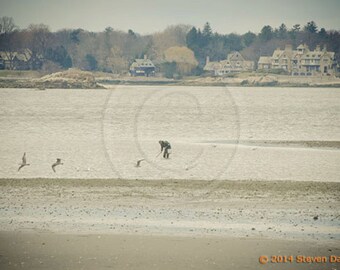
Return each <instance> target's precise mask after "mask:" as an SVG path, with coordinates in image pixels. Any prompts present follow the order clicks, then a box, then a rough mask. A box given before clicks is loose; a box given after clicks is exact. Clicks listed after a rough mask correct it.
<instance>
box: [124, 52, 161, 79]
mask: <svg viewBox="0 0 340 270" xmlns="http://www.w3.org/2000/svg"><path fill="white" fill-rule="evenodd" d="M155 69H156V67H155V65H154V64H153V63H152V61H151V60H150V59H148V58H147V56H146V55H145V56H144V58H143V59H135V61H134V62H133V63H132V64H131V66H130V74H131V75H132V76H146V77H149V76H155Z"/></svg>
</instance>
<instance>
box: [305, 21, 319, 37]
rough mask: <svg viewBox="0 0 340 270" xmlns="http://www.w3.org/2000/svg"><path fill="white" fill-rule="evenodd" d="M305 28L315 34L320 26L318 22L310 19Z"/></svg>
mask: <svg viewBox="0 0 340 270" xmlns="http://www.w3.org/2000/svg"><path fill="white" fill-rule="evenodd" d="M304 30H305V31H306V32H309V33H312V34H314V33H316V32H317V30H318V27H317V26H316V23H315V22H314V21H310V22H308V23H307V24H306V25H305V27H304Z"/></svg>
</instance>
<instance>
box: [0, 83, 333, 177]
mask: <svg viewBox="0 0 340 270" xmlns="http://www.w3.org/2000/svg"><path fill="white" fill-rule="evenodd" d="M0 105H1V107H0V127H1V129H0V139H1V143H0V164H1V165H0V177H1V178H4V177H15V178H24V177H82V178H98V177H104V178H117V177H121V178H144V179H159V178H176V179H188V178H190V179H266V180H313V181H340V177H339V176H340V167H339V164H340V149H339V148H338V147H336V146H334V147H327V148H322V147H321V148H320V147H317V148H313V147H304V146H303V145H296V144H294V143H287V144H285V142H286V141H299V142H300V141H302V142H303V141H321V142H322V141H338V142H339V141H340V89H328V88H327V89H323V88H222V87H221V88H219V87H174V86H172V87H164V86H117V87H116V88H113V89H110V90H76V89H74V90H63V89H53V90H45V91H39V90H34V89H0ZM161 139H162V140H168V141H170V142H171V144H172V148H173V149H172V150H173V151H172V152H173V154H172V155H171V159H169V160H163V159H162V157H161V156H157V154H158V153H159V150H160V149H159V148H160V147H159V145H158V141H159V140H161ZM266 140H269V141H271V142H274V143H272V144H270V145H264V144H263V141H266ZM226 142H228V143H226ZM244 142H247V143H244ZM260 142H262V143H260ZM335 145H336V144H335ZM23 152H26V153H27V159H28V163H30V164H31V165H30V166H27V167H24V168H23V169H22V170H21V171H20V172H17V169H18V163H20V162H21V157H22V154H23ZM56 158H61V159H62V160H63V161H64V165H63V166H59V167H57V172H56V173H54V172H53V171H52V169H51V164H52V163H53V162H54V161H55V159H56ZM141 158H144V159H146V160H145V161H144V162H142V167H140V168H136V167H134V165H135V163H136V161H137V160H138V159H141Z"/></svg>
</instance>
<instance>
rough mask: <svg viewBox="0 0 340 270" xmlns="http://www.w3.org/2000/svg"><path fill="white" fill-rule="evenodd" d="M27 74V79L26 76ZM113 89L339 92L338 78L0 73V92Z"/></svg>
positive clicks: (74, 70)
mask: <svg viewBox="0 0 340 270" xmlns="http://www.w3.org/2000/svg"><path fill="white" fill-rule="evenodd" d="M25 74H26V75H25ZM113 85H155V86H161V85H164V86H202V87H205V86H206V87H214V86H215V87H221V86H222V87H226V86H242V87H297V88H300V87H313V88H320V87H329V88H339V87H340V78H335V77H320V76H319V77H308V76H307V77H297V76H290V75H278V74H271V73H236V74H230V75H229V76H226V77H214V76H198V77H184V78H182V79H177V80H175V79H167V78H163V77H148V78H146V77H130V76H118V75H114V74H110V73H102V72H88V71H86V72H85V71H81V70H77V69H69V70H66V71H62V72H56V73H52V74H49V75H46V74H45V73H39V72H30V71H27V72H24V71H21V72H19V71H18V72H16V71H6V72H3V74H2V73H1V72H0V88H38V89H42V88H44V89H56V88H62V89H70V88H74V89H101V88H107V87H110V86H113Z"/></svg>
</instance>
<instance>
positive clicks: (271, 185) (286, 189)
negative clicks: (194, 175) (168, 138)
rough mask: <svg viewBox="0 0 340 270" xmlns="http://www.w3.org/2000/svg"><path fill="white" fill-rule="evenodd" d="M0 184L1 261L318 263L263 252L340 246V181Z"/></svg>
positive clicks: (214, 265)
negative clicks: (283, 260) (287, 260)
mask: <svg viewBox="0 0 340 270" xmlns="http://www.w3.org/2000/svg"><path fill="white" fill-rule="evenodd" d="M0 188H1V194H2V195H1V199H0V203H1V207H0V212H1V216H0V227H1V233H0V238H1V245H0V255H1V256H0V265H1V268H2V269H17V268H20V267H24V269H46V268H49V269H174V267H175V268H176V269H226V268H229V267H233V269H259V267H263V269H296V268H297V267H298V268H299V269H320V264H318V263H314V264H310V263H309V264H307V263H297V262H296V261H295V262H290V263H272V262H268V263H267V264H266V266H262V265H261V264H260V263H259V257H260V256H261V255H266V256H268V257H269V258H271V257H270V256H280V255H281V256H294V257H296V256H331V255H337V256H339V252H340V249H339V244H340V229H339V221H340V208H339V206H340V201H339V196H338V195H339V192H340V184H339V183H317V182H285V181H280V182H264V181H260V182H256V181H222V182H214V181H213V182H208V181H189V180H188V181H185V180H181V181H164V180H163V181H162V180H159V181H157V180H150V181H146V180H134V181H133V180H113V179H111V180H107V179H106V180H99V179H96V180H77V179H74V180H70V179H22V180H19V179H11V180H4V179H2V180H1V181H0ZM337 267H338V264H337V263H333V264H332V263H327V264H322V268H321V269H337Z"/></svg>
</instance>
